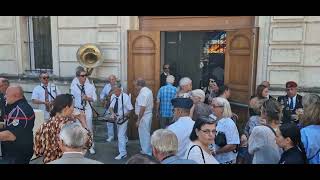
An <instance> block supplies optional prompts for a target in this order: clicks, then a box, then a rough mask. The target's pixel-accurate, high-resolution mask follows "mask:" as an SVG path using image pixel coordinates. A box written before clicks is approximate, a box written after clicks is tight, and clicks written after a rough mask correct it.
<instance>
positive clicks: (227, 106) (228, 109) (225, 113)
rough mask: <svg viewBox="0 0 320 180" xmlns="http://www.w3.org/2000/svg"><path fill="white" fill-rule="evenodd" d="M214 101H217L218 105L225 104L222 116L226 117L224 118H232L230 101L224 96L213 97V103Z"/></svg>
mask: <svg viewBox="0 0 320 180" xmlns="http://www.w3.org/2000/svg"><path fill="white" fill-rule="evenodd" d="M213 103H216V104H217V105H218V106H223V113H222V117H224V118H231V117H232V111H231V107H230V103H229V101H228V100H227V99H225V98H222V97H216V98H213V100H212V104H213Z"/></svg>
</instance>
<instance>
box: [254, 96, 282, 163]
mask: <svg viewBox="0 0 320 180" xmlns="http://www.w3.org/2000/svg"><path fill="white" fill-rule="evenodd" d="M280 117H281V107H280V104H279V103H278V102H277V101H275V100H272V99H268V100H266V101H265V102H264V103H263V104H262V108H261V124H263V125H261V126H256V127H254V128H253V130H252V133H251V135H250V137H249V144H248V145H249V149H248V150H249V153H250V154H252V155H253V160H252V164H277V163H278V162H279V160H280V155H281V153H282V150H281V149H279V147H278V146H277V144H276V133H275V132H276V131H278V129H279V125H280Z"/></svg>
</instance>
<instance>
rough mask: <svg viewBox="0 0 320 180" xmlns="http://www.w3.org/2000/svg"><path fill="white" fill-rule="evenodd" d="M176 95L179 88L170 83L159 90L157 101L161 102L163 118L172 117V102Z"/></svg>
mask: <svg viewBox="0 0 320 180" xmlns="http://www.w3.org/2000/svg"><path fill="white" fill-rule="evenodd" d="M176 93H177V88H176V87H174V86H172V84H169V83H168V84H167V85H165V86H162V87H161V88H160V89H159V91H158V95H157V101H158V102H160V115H161V117H172V109H173V106H172V104H171V100H172V99H173V98H174V97H175V95H176Z"/></svg>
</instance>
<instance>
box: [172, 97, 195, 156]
mask: <svg viewBox="0 0 320 180" xmlns="http://www.w3.org/2000/svg"><path fill="white" fill-rule="evenodd" d="M171 103H172V105H173V107H174V117H173V121H175V122H174V123H173V124H171V125H170V126H168V128H167V129H169V130H171V131H172V132H174V133H175V134H176V136H177V138H178V152H177V156H178V157H180V158H182V157H184V155H185V152H186V150H187V147H188V145H189V144H190V142H191V141H190V138H189V136H190V134H191V131H192V128H193V125H194V121H193V120H192V119H191V118H190V116H189V115H190V109H191V107H192V105H193V102H192V100H191V99H190V98H175V99H172V101H171Z"/></svg>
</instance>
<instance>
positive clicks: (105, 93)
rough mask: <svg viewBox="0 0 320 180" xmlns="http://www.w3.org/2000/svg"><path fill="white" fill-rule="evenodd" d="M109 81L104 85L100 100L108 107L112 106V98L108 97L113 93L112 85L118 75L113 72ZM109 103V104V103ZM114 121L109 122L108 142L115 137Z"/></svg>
mask: <svg viewBox="0 0 320 180" xmlns="http://www.w3.org/2000/svg"><path fill="white" fill-rule="evenodd" d="M108 81H109V82H108V83H106V85H105V86H104V87H103V89H102V91H101V93H100V102H102V103H103V107H105V108H106V109H108V108H109V106H110V102H107V101H110V100H111V99H108V96H111V95H112V93H113V92H112V91H111V90H112V87H113V86H114V85H115V84H116V81H117V77H116V76H115V75H113V74H111V75H110V76H109V77H108ZM108 104H109V105H108ZM113 128H114V127H113V123H109V122H107V135H108V139H107V141H108V142H111V141H112V140H113V139H114V131H113Z"/></svg>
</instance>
